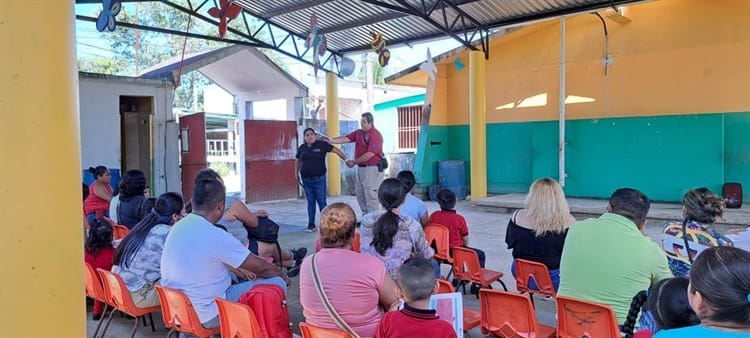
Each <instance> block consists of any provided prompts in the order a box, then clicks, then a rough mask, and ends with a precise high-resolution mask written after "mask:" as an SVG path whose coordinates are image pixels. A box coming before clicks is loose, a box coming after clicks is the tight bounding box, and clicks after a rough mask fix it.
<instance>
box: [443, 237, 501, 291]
mask: <svg viewBox="0 0 750 338" xmlns="http://www.w3.org/2000/svg"><path fill="white" fill-rule="evenodd" d="M453 275H454V276H455V278H456V279H458V280H459V281H461V285H460V286H459V287H461V286H463V289H464V290H463V291H464V294H466V283H472V284H474V285H477V286H479V287H480V288H490V289H492V283H494V282H495V281H497V282H500V285H502V286H503V289H504V290H505V291H508V287H506V286H505V283H503V280H502V279H501V278H503V273H502V272H499V271H495V270H490V269H484V268H481V267H480V266H479V256H477V253H476V252H474V250H471V249H467V248H462V247H458V246H457V247H455V248H453ZM477 298H479V293H477Z"/></svg>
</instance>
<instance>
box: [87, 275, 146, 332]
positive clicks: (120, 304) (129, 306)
mask: <svg viewBox="0 0 750 338" xmlns="http://www.w3.org/2000/svg"><path fill="white" fill-rule="evenodd" d="M96 271H97V272H98V273H99V276H100V277H101V279H102V284H103V285H104V292H105V293H106V294H107V299H109V303H110V304H111V305H112V306H114V308H115V309H117V310H118V311H120V312H122V313H125V314H128V315H130V316H133V317H135V323H134V324H133V329H132V330H131V331H130V337H131V338H132V337H134V336H135V331H136V330H137V329H138V319H139V318H140V317H144V323H145V316H146V315H148V317H149V319H151V331H154V332H156V329H154V318H153V317H152V316H151V313H153V312H154V311H159V306H158V305H157V306H151V307H137V306H135V304H134V303H133V297H131V296H130V291H128V288H127V287H126V286H125V282H123V280H122V278H121V277H120V276H119V275H118V274H116V273H114V272H111V271H107V270H103V269H96ZM113 313H115V311H111V312H110V313H109V316H108V317H107V324H106V325H105V326H104V332H107V328H109V323H110V322H111V321H112V314H113ZM102 335H103V334H102Z"/></svg>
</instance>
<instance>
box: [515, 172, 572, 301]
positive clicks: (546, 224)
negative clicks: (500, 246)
mask: <svg viewBox="0 0 750 338" xmlns="http://www.w3.org/2000/svg"><path fill="white" fill-rule="evenodd" d="M575 221H576V220H575V218H573V216H571V215H570V209H569V208H568V202H567V201H566V200H565V194H564V193H563V191H562V188H561V187H560V184H558V183H557V181H555V180H553V179H551V178H540V179H538V180H536V181H534V183H532V184H531V188H529V194H528V195H526V201H525V202H524V208H523V209H521V210H518V211H516V212H515V213H513V216H511V218H510V221H508V228H507V230H506V232H505V243H506V244H507V245H508V249H513V259H517V258H520V259H525V260H530V261H534V262H539V263H542V264H544V265H546V266H547V269H548V270H549V273H550V277H552V284H554V286H555V290H557V289H558V287H559V286H560V257H561V256H562V251H563V245H564V244H565V237H566V236H567V235H568V227H569V226H570V225H571V224H573V223H574V222H575ZM511 272H512V273H513V276H514V277H515V275H516V267H515V264H512V265H511ZM529 286H530V287H531V288H534V289H535V288H536V284H535V283H534V282H533V280H532V281H531V283H529Z"/></svg>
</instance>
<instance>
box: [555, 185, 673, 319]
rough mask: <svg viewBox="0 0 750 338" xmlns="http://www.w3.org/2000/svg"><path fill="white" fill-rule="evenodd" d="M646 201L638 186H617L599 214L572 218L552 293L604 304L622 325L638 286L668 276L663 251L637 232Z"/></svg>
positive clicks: (640, 228) (646, 204)
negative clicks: (605, 207)
mask: <svg viewBox="0 0 750 338" xmlns="http://www.w3.org/2000/svg"><path fill="white" fill-rule="evenodd" d="M650 205H651V202H650V201H649V199H648V197H646V195H644V194H643V193H641V192H640V191H638V190H635V189H630V188H622V189H617V190H616V191H615V192H614V193H613V194H612V196H611V197H610V199H609V204H608V205H607V212H606V213H605V214H604V215H601V216H600V217H599V218H589V219H587V220H584V221H580V222H577V223H574V224H573V225H572V226H571V227H570V230H568V237H567V238H566V239H565V247H564V248H563V252H562V258H561V260H560V290H559V291H558V294H559V295H561V296H566V297H573V298H579V299H583V300H587V301H592V302H596V303H600V304H605V305H609V306H611V307H612V309H613V310H614V311H615V315H617V321H618V322H619V323H620V325H622V323H623V322H624V321H625V317H626V316H627V313H628V308H629V307H630V301H631V300H632V298H633V296H634V295H635V294H636V293H638V291H641V290H648V288H649V286H650V285H651V284H652V283H656V282H658V281H660V280H662V279H664V278H669V277H672V272H671V271H670V270H669V266H668V265H667V257H666V256H664V252H663V251H662V250H661V248H660V247H659V246H658V245H657V244H656V243H654V242H653V241H651V239H649V238H648V237H647V236H645V235H644V234H643V233H642V232H641V231H642V229H643V227H644V226H645V225H646V214H647V213H648V209H649V207H650Z"/></svg>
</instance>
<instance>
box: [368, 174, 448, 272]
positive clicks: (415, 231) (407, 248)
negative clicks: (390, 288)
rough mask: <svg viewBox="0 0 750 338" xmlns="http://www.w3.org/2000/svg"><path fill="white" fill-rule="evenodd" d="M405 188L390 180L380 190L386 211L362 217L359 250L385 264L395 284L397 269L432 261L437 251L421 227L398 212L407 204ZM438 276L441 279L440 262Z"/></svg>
mask: <svg viewBox="0 0 750 338" xmlns="http://www.w3.org/2000/svg"><path fill="white" fill-rule="evenodd" d="M405 198H406V188H405V187H404V185H403V183H401V181H399V180H398V179H396V178H388V179H386V180H384V181H383V183H381V184H380V188H378V201H380V205H382V206H383V209H385V210H378V211H373V212H371V213H369V214H367V215H365V216H364V217H362V226H361V228H360V238H359V242H360V246H361V250H362V253H365V254H368V255H373V256H375V257H377V258H380V259H381V260H383V262H385V268H386V270H388V274H389V275H390V276H391V278H393V279H394V280H395V279H396V277H398V269H399V268H400V267H401V264H402V263H404V261H405V260H407V259H408V258H410V257H412V256H415V257H422V258H427V259H430V258H432V256H433V255H434V254H435V250H433V249H432V248H431V247H430V244H429V243H427V239H426V238H425V235H424V230H423V229H422V225H421V224H419V222H418V221H417V220H415V219H414V218H411V217H401V216H400V215H399V208H400V207H401V205H402V204H404V200H405ZM433 264H434V266H435V267H436V275H438V276H439V275H440V271H439V268H438V267H437V262H435V261H433Z"/></svg>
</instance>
